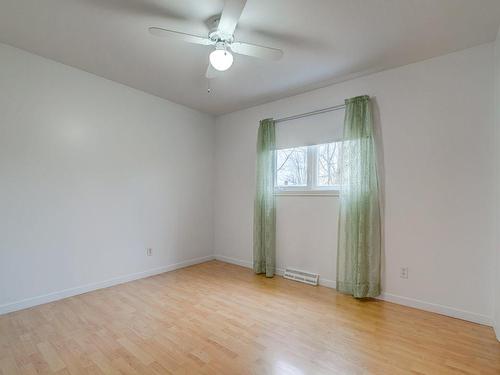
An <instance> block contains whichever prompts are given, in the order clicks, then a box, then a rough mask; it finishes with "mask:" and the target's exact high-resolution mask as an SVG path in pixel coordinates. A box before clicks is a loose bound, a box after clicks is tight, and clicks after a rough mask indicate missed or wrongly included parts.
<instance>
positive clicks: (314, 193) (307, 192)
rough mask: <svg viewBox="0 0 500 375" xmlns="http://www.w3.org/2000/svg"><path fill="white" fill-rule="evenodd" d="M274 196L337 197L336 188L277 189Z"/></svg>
mask: <svg viewBox="0 0 500 375" xmlns="http://www.w3.org/2000/svg"><path fill="white" fill-rule="evenodd" d="M274 195H275V196H285V197H286V196H298V197H309V196H310V197H325V196H326V197H338V196H339V191H338V190H277V191H275V192H274Z"/></svg>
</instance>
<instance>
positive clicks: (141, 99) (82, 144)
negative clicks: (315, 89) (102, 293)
mask: <svg viewBox="0 0 500 375" xmlns="http://www.w3.org/2000/svg"><path fill="white" fill-rule="evenodd" d="M0 66H1V69H0V116H1V118H0V212H1V215H0V313H1V312H6V311H10V310H13V309H17V308H20V307H25V306H29V305H32V304H36V303H40V302H45V301H47V300H50V299H55V298H59V297H61V296H65V295H71V294H75V293H78V292H82V291H86V290H89V289H93V288H95V287H98V286H103V285H109V284H112V283H115V282H119V281H123V280H127V279H130V278H134V277H140V276H144V275H147V274H151V273H155V272H160V271H162V270H165V269H169V268H172V267H176V266H178V265H179V264H178V263H181V265H182V264H187V263H189V262H191V261H197V260H203V259H207V258H206V257H208V258H210V257H212V254H213V227H212V220H213V186H212V185H213V168H214V163H213V156H214V149H213V146H214V118H213V117H212V116H209V115H205V114H202V113H200V112H197V111H194V110H191V109H188V108H185V107H183V106H180V105H177V104H173V103H171V102H168V101H165V100H162V99H159V98H157V97H154V96H151V95H148V94H145V93H143V92H140V91H137V90H134V89H131V88H129V87H126V86H123V85H120V84H117V83H113V82H111V81H108V80H105V79H103V78H100V77H97V76H94V75H91V74H87V73H85V72H82V71H80V70H76V69H73V68H70V67H68V66H65V65H62V64H58V63H56V62H53V61H50V60H46V59H43V58H41V57H38V56H35V55H32V54H29V53H27V52H23V51H21V50H18V49H15V48H12V47H9V46H6V45H0ZM147 247H151V248H153V256H151V257H147V256H146V252H145V249H146V248H147ZM200 258H201V259H200ZM186 262H187V263H186ZM67 289H69V290H67ZM48 293H49V295H47V294H48ZM50 293H55V294H50ZM26 299H27V300H26Z"/></svg>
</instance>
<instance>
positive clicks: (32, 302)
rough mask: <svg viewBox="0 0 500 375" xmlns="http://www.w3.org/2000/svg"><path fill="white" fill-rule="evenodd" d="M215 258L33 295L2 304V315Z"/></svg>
mask: <svg viewBox="0 0 500 375" xmlns="http://www.w3.org/2000/svg"><path fill="white" fill-rule="evenodd" d="M213 259H215V258H214V256H212V255H209V256H206V257H201V258H195V259H189V260H185V261H182V262H179V263H174V264H169V265H166V266H162V267H157V268H153V269H150V270H146V271H142V272H136V273H131V274H128V275H123V276H118V277H114V278H112V279H109V280H104V281H99V282H96V283H90V284H85V285H82V286H77V287H75V288H69V289H64V290H60V291H57V292H52V293H48V294H44V295H41V296H36V297H31V298H26V299H23V300H19V301H15V302H10V303H6V304H4V305H0V315H2V314H7V313H10V312H13V311H18V310H22V309H26V308H28V307H33V306H37V305H42V304H44V303H49V302H53V301H57V300H60V299H63V298H68V297H72V296H76V295H78V294H82V293H87V292H91V291H93V290H97V289H102V288H107V287H110V286H113V285H117V284H123V283H126V282H129V281H132V280H137V279H143V278H145V277H149V276H153V275H158V274H160V273H164V272H168V271H173V270H177V269H179V268H184V267H188V266H192V265H194V264H198V263H203V262H207V261H209V260H213Z"/></svg>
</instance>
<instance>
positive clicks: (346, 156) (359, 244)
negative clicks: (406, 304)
mask: <svg viewBox="0 0 500 375" xmlns="http://www.w3.org/2000/svg"><path fill="white" fill-rule="evenodd" d="M345 104H346V110H345V118H344V137H343V141H342V147H341V154H340V163H341V164H340V166H341V168H340V170H341V173H340V174H341V189H340V214H339V234H338V249H337V290H339V291H340V292H342V293H347V294H352V295H353V296H354V297H356V298H363V297H375V296H378V295H379V294H380V252H381V233H380V230H381V225H380V221H381V218H380V205H379V184H378V177H377V162H376V152H375V142H374V137H373V120H372V111H371V103H370V98H369V97H368V96H358V97H355V98H351V99H346V101H345Z"/></svg>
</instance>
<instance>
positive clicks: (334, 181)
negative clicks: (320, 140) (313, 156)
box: [317, 142, 340, 186]
mask: <svg viewBox="0 0 500 375" xmlns="http://www.w3.org/2000/svg"><path fill="white" fill-rule="evenodd" d="M317 147H318V151H317V155H318V166H317V172H318V180H317V184H318V186H335V185H339V182H340V180H339V177H340V165H339V148H340V143H339V142H334V143H326V144H323V145H318V146H317Z"/></svg>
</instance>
